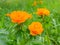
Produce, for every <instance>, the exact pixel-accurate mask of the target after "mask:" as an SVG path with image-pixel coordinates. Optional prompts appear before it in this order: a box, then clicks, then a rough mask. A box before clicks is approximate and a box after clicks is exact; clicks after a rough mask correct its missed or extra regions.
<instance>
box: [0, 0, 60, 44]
mask: <svg viewBox="0 0 60 45" xmlns="http://www.w3.org/2000/svg"><path fill="white" fill-rule="evenodd" d="M36 1H37V2H39V1H40V0H36ZM42 1H43V4H38V5H37V6H32V4H33V2H34V0H0V45H60V0H42ZM39 7H45V8H47V9H49V10H50V12H51V14H50V16H48V17H44V20H45V22H43V21H42V19H39V17H37V16H36V15H35V14H33V13H34V12H35V11H36V9H37V8H39ZM14 10H25V11H27V12H29V13H31V14H33V20H27V21H26V22H25V23H24V24H23V26H22V30H23V31H25V32H18V31H17V29H15V27H16V25H17V24H14V23H12V22H11V20H10V19H9V18H8V17H6V14H7V13H10V12H12V11H14ZM36 17H37V19H36ZM32 21H40V22H42V24H43V26H44V32H43V34H42V35H39V36H36V37H31V36H29V34H28V33H26V30H27V26H28V25H29V24H30V22H32ZM18 28H19V27H18ZM23 34H24V35H23Z"/></svg>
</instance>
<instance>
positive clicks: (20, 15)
mask: <svg viewBox="0 0 60 45" xmlns="http://www.w3.org/2000/svg"><path fill="white" fill-rule="evenodd" d="M7 15H8V16H9V17H10V18H11V20H12V22H14V23H19V24H20V23H23V22H25V21H26V20H27V19H28V18H31V14H28V13H27V12H25V11H13V12H11V13H10V14H7Z"/></svg>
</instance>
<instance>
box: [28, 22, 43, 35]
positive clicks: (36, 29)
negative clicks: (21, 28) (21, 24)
mask: <svg viewBox="0 0 60 45" xmlns="http://www.w3.org/2000/svg"><path fill="white" fill-rule="evenodd" d="M28 29H29V30H30V34H31V35H32V36H35V35H38V34H41V33H42V32H43V27H42V24H41V23H40V22H32V23H31V24H30V25H29V27H28Z"/></svg>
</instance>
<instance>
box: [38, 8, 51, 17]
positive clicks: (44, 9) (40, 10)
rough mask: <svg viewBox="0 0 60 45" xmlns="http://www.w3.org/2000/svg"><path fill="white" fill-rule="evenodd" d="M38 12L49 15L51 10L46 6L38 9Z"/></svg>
mask: <svg viewBox="0 0 60 45" xmlns="http://www.w3.org/2000/svg"><path fill="white" fill-rule="evenodd" d="M37 14H38V15H46V16H48V15H49V14H50V11H49V10H47V9H46V8H38V9H37Z"/></svg>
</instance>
